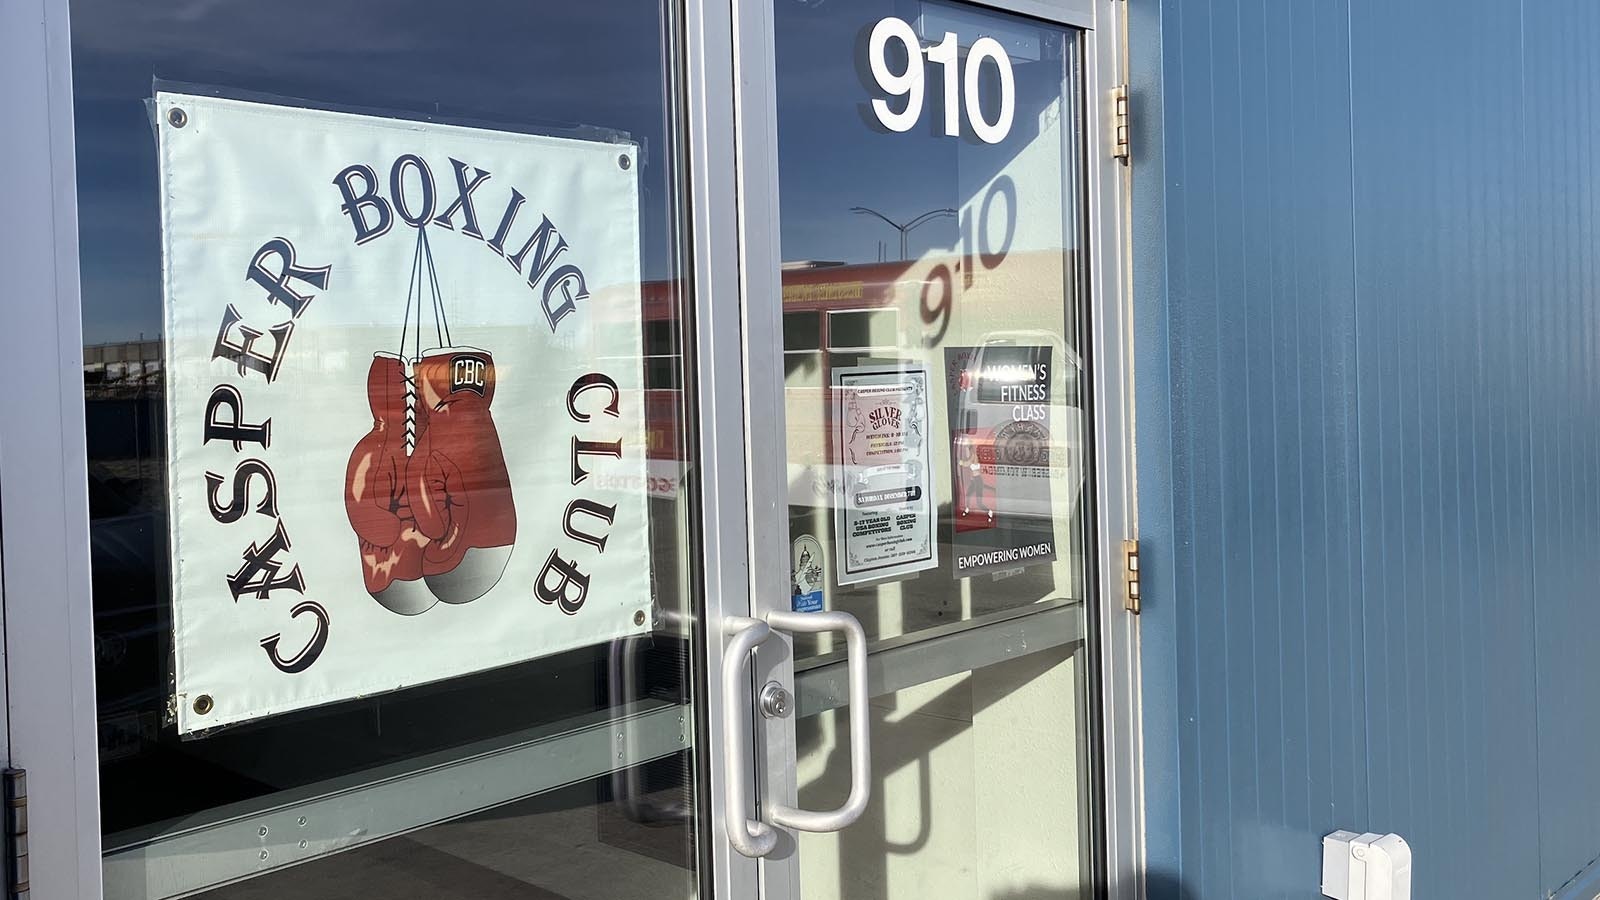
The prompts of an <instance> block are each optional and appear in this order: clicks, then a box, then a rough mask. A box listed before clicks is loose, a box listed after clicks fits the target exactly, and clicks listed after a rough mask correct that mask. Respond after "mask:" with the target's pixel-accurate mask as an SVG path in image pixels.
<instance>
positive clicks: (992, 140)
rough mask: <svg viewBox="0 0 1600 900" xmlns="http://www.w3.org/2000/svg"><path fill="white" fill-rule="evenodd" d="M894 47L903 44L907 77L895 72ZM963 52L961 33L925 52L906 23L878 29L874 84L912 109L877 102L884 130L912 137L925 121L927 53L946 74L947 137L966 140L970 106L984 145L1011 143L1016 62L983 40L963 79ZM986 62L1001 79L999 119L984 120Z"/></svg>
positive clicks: (970, 55) (873, 44) (971, 53)
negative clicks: (982, 88)
mask: <svg viewBox="0 0 1600 900" xmlns="http://www.w3.org/2000/svg"><path fill="white" fill-rule="evenodd" d="M890 41H899V42H900V44H901V46H902V47H904V48H905V53H906V70H905V71H904V72H899V73H895V72H891V71H889V54H888V49H889V42H890ZM957 47H958V44H957V41H956V35H955V32H953V31H947V32H945V33H944V40H942V41H940V42H939V43H937V44H935V45H933V46H932V47H929V48H928V49H927V50H926V51H923V49H922V45H921V42H920V41H918V40H917V32H916V31H915V30H914V29H913V28H912V27H911V25H910V24H909V23H907V22H906V21H905V20H904V19H896V18H893V17H890V18H887V19H883V20H880V21H879V22H878V24H877V25H874V26H873V27H872V36H871V38H870V39H869V40H868V42H867V55H868V57H869V59H868V63H869V66H870V68H871V69H872V78H873V80H874V81H876V82H877V83H878V87H879V88H880V89H882V90H883V92H884V93H886V94H888V95H889V96H891V97H904V98H906V108H905V109H904V110H902V111H900V112H895V111H894V110H892V109H890V108H889V101H888V100H884V99H879V98H874V99H873V101H872V112H873V114H874V115H876V116H877V117H878V121H879V122H880V123H882V124H883V127H885V128H887V129H889V130H890V131H900V132H904V131H910V130H911V129H912V128H914V127H916V124H917V120H918V119H920V118H921V117H922V101H923V89H924V86H925V79H924V78H923V63H922V56H923V53H924V52H926V53H927V56H928V62H931V63H938V64H939V67H940V68H941V69H942V70H943V73H944V133H945V134H947V135H950V136H952V137H954V136H956V135H959V134H961V109H962V106H963V105H965V107H966V110H967V120H968V121H969V122H970V123H971V124H972V131H973V133H974V134H976V135H977V136H978V139H979V140H981V141H983V142H984V143H986V144H998V143H1000V142H1001V141H1003V140H1005V137H1006V135H1007V134H1008V133H1010V131H1011V120H1012V119H1013V118H1014V117H1015V116H1016V112H1017V86H1016V81H1015V78H1014V77H1013V76H1012V74H1011V57H1009V56H1007V55H1006V50H1005V48H1004V47H1002V46H1000V42H999V41H997V40H995V39H994V38H991V37H981V38H978V39H977V40H975V41H973V42H972V49H970V50H968V51H967V65H966V71H965V72H964V73H962V72H958V69H959V68H960V65H961V61H960V58H959V56H958V54H957ZM985 61H993V62H994V65H995V69H996V70H997V71H998V72H999V74H1000V109H999V111H998V114H997V115H996V116H995V117H994V118H993V119H990V118H989V117H988V116H986V115H985V114H984V110H983V98H982V95H981V94H980V93H979V91H978V78H979V76H980V75H981V74H982V71H983V64H984V62H985ZM963 76H964V77H963ZM958 88H959V90H958ZM963 101H965V103H963Z"/></svg>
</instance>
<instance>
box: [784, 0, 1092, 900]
mask: <svg viewBox="0 0 1600 900" xmlns="http://www.w3.org/2000/svg"><path fill="white" fill-rule="evenodd" d="M774 10H775V17H776V35H777V62H778V83H777V94H778V143H779V149H778V163H779V173H780V188H781V198H780V199H781V206H780V208H781V210H782V250H783V258H784V259H785V260H786V262H785V263H784V266H783V273H782V278H783V314H784V320H785V344H786V347H789V348H794V349H795V350H798V349H800V348H801V347H805V346H808V345H804V344H802V343H801V342H800V341H799V340H798V339H797V338H796V334H798V333H800V332H805V333H816V337H815V339H814V344H812V345H809V346H815V347H816V348H817V349H816V350H814V351H812V350H809V349H807V350H806V351H805V352H789V353H787V354H785V369H784V371H785V387H786V401H787V402H786V410H785V412H786V414H787V416H788V419H787V427H788V475H789V484H790V500H789V503H790V506H789V528H790V536H791V539H792V540H793V541H794V555H793V607H794V608H795V609H796V610H817V609H824V608H826V609H837V610H843V611H846V612H849V613H852V614H853V615H855V616H856V617H857V618H859V619H860V620H861V622H862V624H863V625H864V626H865V627H866V630H867V632H868V635H869V637H870V638H872V639H873V644H872V652H873V653H875V654H877V655H878V660H877V665H876V667H875V669H874V671H877V672H879V673H880V675H881V677H882V679H883V681H884V683H885V684H886V685H889V686H892V687H893V688H895V689H894V690H890V691H888V692H886V693H883V694H882V695H880V696H877V697H875V698H874V699H873V702H872V706H871V721H872V732H871V734H872V737H871V740H872V763H873V773H872V774H873V779H874V780H873V784H872V801H871V804H870V805H869V808H868V811H867V813H866V815H865V816H864V817H863V819H862V820H861V821H859V822H858V823H856V824H855V825H854V826H852V827H851V828H850V829H848V830H847V831H844V832H842V833H840V834H837V835H832V834H828V835H815V834H802V835H801V836H800V839H799V840H800V865H801V873H802V874H801V888H802V894H803V895H804V896H805V897H807V898H812V900H828V898H851V900H858V898H876V900H889V898H908V900H929V898H935V900H946V898H952V900H953V898H972V900H998V898H1028V900H1035V898H1037V900H1043V898H1047V897H1062V898H1078V897H1084V898H1086V897H1089V896H1092V893H1091V889H1090V884H1091V881H1090V865H1089V863H1090V860H1091V858H1092V857H1091V852H1092V851H1091V849H1090V848H1091V847H1092V844H1093V841H1092V835H1093V829H1094V823H1095V817H1094V816H1093V815H1091V813H1090V810H1091V808H1092V804H1093V800H1092V796H1091V794H1092V790H1091V785H1092V784H1093V779H1092V778H1091V777H1090V772H1091V767H1090V760H1091V758H1092V757H1091V754H1090V741H1089V739H1088V735H1089V734H1090V727H1091V726H1090V720H1089V716H1088V714H1087V710H1088V709H1089V708H1090V707H1089V705H1088V704H1089V696H1090V695H1089V693H1088V688H1087V686H1086V679H1085V676H1084V673H1085V672H1086V665H1085V658H1086V654H1085V642H1084V641H1085V635H1086V634H1088V629H1087V627H1086V621H1085V612H1084V610H1085V604H1086V602H1087V601H1088V599H1089V598H1088V596H1087V579H1086V575H1085V565H1086V561H1087V560H1088V559H1089V558H1090V553H1089V550H1090V547H1089V535H1088V532H1087V530H1086V528H1085V522H1086V520H1088V519H1089V517H1088V516H1087V515H1086V510H1085V503H1086V502H1087V497H1086V491H1085V487H1086V485H1087V483H1088V482H1087V478H1086V475H1087V472H1086V463H1087V456H1086V447H1087V436H1088V434H1089V417H1088V415H1087V410H1086V408H1085V400H1084V392H1083V391H1082V389H1081V387H1080V385H1081V384H1082V383H1083V381H1084V378H1085V377H1086V373H1085V372H1084V370H1083V366H1084V359H1085V358H1086V356H1087V354H1086V352H1085V349H1086V348H1085V347H1084V342H1083V336H1084V333H1085V331H1084V328H1083V322H1084V320H1085V316H1086V309H1087V297H1086V295H1085V279H1084V275H1083V271H1084V266H1085V249H1086V244H1085V237H1084V234H1085V221H1086V217H1087V212H1086V206H1085V199H1084V182H1085V178H1084V171H1083V159H1084V157H1083V153H1084V150H1083V147H1084V135H1083V113H1082V109H1083V90H1084V89H1083V80H1082V50H1081V47H1082V43H1081V40H1080V35H1079V34H1077V33H1076V32H1074V31H1072V30H1070V29H1065V28H1061V27H1056V26H1051V25H1047V24H1043V23H1040V22H1036V21H1033V20H1029V19H1024V18H1021V17H1017V16H1009V15H1004V14H999V13H994V12H990V11H986V10H980V9H977V8H975V7H967V6H962V5H957V4H947V3H936V2H912V3H907V2H901V0H893V2H891V0H867V2H860V3H852V4H843V5H841V4H823V3H788V2H775V3H774ZM919 76H920V77H919ZM837 650H838V644H837V642H836V638H834V637H831V636H821V637H806V636H800V637H798V638H797V639H796V642H795V652H796V660H797V662H796V669H797V670H798V677H799V679H800V681H801V682H802V684H801V689H800V690H799V692H798V693H799V697H800V701H799V710H798V712H799V716H800V718H799V719H798V720H797V722H796V736H797V739H798V741H799V753H800V758H799V769H798V772H797V775H798V782H799V786H800V789H799V795H800V801H801V805H802V806H803V807H805V808H808V809H823V808H830V807H833V806H836V805H838V804H839V803H840V802H841V801H842V800H843V799H844V797H845V796H846V795H847V793H848V788H849V765H848V748H849V743H850V739H851V736H850V734H849V729H848V727H847V726H846V721H845V720H846V717H845V716H844V714H843V713H844V711H843V710H839V709H829V708H808V707H807V704H808V702H810V703H819V702H822V701H820V700H817V699H816V698H819V697H829V696H833V694H834V693H835V692H833V691H829V690H808V689H806V687H805V684H804V682H805V681H806V680H807V679H811V678H816V679H818V680H819V681H827V679H830V678H833V677H835V676H836V675H837V674H838V673H837V671H836V670H837V667H838V666H839V665H840V662H839V653H838V652H837ZM827 683H829V684H834V683H836V682H832V681H827Z"/></svg>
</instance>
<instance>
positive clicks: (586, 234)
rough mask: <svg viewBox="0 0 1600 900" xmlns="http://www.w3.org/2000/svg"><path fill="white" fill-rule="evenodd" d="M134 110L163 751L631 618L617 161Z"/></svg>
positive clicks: (565, 645) (244, 117)
mask: <svg viewBox="0 0 1600 900" xmlns="http://www.w3.org/2000/svg"><path fill="white" fill-rule="evenodd" d="M155 115H156V124H157V128H158V130H159V141H160V175H161V179H160V183H161V191H162V195H161V216H162V229H161V231H162V248H163V290H164V305H165V319H166V335H165V337H166V348H167V363H166V366H167V374H168V381H167V398H166V402H167V421H168V425H167V436H166V440H167V443H168V447H169V462H168V466H169V471H168V503H169V515H170V532H171V535H170V536H171V542H172V558H173V567H172V621H173V657H174V667H175V672H174V684H175V693H176V697H175V707H176V711H177V718H178V727H179V731H180V732H182V733H192V732H195V731H199V730H204V729H209V728H213V727H216V726H219V725H226V724H230V723H234V722H241V721H246V720H250V719H255V718H260V717H262V716H269V715H274V714H278V713H283V712H287V711H291V710H296V709H301V708H304V707H308V706H314V705H317V704H323V703H328V702H332V701H336V700H343V699H347V698H353V697H360V696H365V695H369V694H373V693H377V692H382V691H392V690H395V689H398V688H404V687H407V686H410V685H416V684H422V683H426V682H430V681H437V680H440V679H444V678H450V677H455V676H459V675H464V674H467V673H470V672H476V671H480V670H483V669H488V668H492V667H496V666H502V665H507V664H510V663H516V662H521V661H525V660H528V659H532V658H536V657H540V656H545V655H548V654H552V653H557V652H560V651H562V650H567V649H570V648H574V647H578V646H583V645H586V644H592V643H597V642H600V641H604V640H608V639H610V638H613V637H616V636H619V635H623V634H629V633H633V632H638V631H643V630H646V629H647V628H649V627H650V619H651V616H650V615H649V610H650V556H649V545H648V541H647V528H648V523H647V521H646V502H647V501H646V493H645V492H644V491H642V490H637V489H628V487H627V486H633V485H639V484H643V483H644V482H645V478H646V474H647V473H646V469H645V431H644V427H645V422H644V398H643V385H642V375H641V368H640V366H641V362H640V360H641V324H640V310H641V305H640V273H639V265H640V264H639V257H640V254H639V208H638V203H639V200H638V197H639V187H638V168H637V165H636V164H635V163H636V162H637V149H636V148H635V146H634V145H632V144H630V143H626V142H607V141H592V140H571V139H565V138H555V137H545V136H537V135H528V134H517V133H512V132H500V131H491V130H485V129H479V128H466V127H459V126H452V125H443V124H437V123H425V122H417V121H408V120H400V119H388V118H382V117H376V116H366V115H352V114H347V113H338V112H328V111H322V110H313V109H305V108H299V107H294V106H281V105H274V104H268V103H258V102H245V101H240V100H233V99H224V98H218V97H211V96H199V95H193V94H182V93H171V92H165V91H161V92H158V93H157V95H156V98H155Z"/></svg>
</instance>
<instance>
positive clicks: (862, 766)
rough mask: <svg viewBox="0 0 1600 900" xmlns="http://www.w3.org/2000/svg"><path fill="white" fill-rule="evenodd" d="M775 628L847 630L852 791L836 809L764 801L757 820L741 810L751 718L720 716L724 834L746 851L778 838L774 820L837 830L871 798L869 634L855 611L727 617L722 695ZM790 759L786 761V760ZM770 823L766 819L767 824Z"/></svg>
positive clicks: (740, 684) (767, 847) (737, 683)
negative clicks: (725, 774) (726, 774)
mask: <svg viewBox="0 0 1600 900" xmlns="http://www.w3.org/2000/svg"><path fill="white" fill-rule="evenodd" d="M773 628H780V629H782V630H784V631H791V632H795V631H798V632H804V633H808V634H820V633H822V632H824V631H842V632H844V635H845V665H846V668H847V670H848V672H849V682H850V696H849V700H850V796H849V797H848V798H846V799H845V802H844V805H843V806H840V807H839V808H838V809H830V810H809V809H795V808H794V807H790V806H784V805H783V804H779V803H769V804H766V805H765V806H764V807H763V809H762V815H761V820H760V821H758V820H754V819H750V818H748V817H747V816H746V815H745V811H746V806H747V800H746V798H745V790H746V787H745V785H746V776H747V774H748V773H749V772H750V771H751V769H750V767H749V765H748V764H747V762H746V759H745V756H746V751H747V749H748V747H749V743H750V740H749V738H748V736H747V735H746V734H745V728H746V725H747V723H748V722H749V717H748V716H744V715H736V714H730V715H727V716H725V717H724V718H723V749H724V753H725V755H726V758H727V760H728V766H729V769H730V773H729V777H728V784H727V789H726V792H725V793H724V799H725V800H726V806H725V812H726V814H727V821H728V837H729V840H730V841H731V842H732V843H733V846H734V849H736V850H738V851H739V852H740V853H742V854H744V855H745V856H752V857H754V856H765V855H767V854H768V853H771V852H772V848H773V847H774V846H775V845H776V843H777V833H776V832H774V831H773V830H772V827H771V826H772V825H782V826H784V827H786V828H793V829H795V830H796V831H817V832H825V831H839V830H840V829H842V828H846V827H848V826H849V825H851V824H853V823H854V822H855V821H856V820H857V819H859V818H861V814H862V813H864V812H866V810H867V802H868V801H869V800H871V798H872V747H871V740H872V735H871V717H870V715H869V714H868V709H867V700H868V696H867V634H866V631H864V630H863V629H862V627H861V623H860V622H859V621H858V620H857V619H856V617H855V616H852V615H850V614H849V613H845V612H815V613H796V612H785V611H782V610H773V611H772V612H769V613H767V615H766V621H762V620H760V619H750V618H742V617H735V618H730V619H728V620H727V624H726V630H727V631H728V633H729V634H730V635H732V638H731V640H730V641H729V644H728V649H727V653H726V655H724V656H723V658H722V695H723V697H724V698H726V699H728V700H731V699H732V698H734V697H742V696H744V695H745V693H746V691H747V690H748V686H749V685H748V679H747V678H745V677H744V671H745V669H744V666H745V663H746V662H747V660H748V659H749V656H750V651H752V650H754V649H755V647H756V645H758V644H760V643H761V642H762V641H764V640H766V639H767V637H768V636H769V635H771V633H772V629H773ZM793 764H794V761H793V760H790V761H789V765H793ZM769 823H770V824H769Z"/></svg>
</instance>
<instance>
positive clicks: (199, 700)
mask: <svg viewBox="0 0 1600 900" xmlns="http://www.w3.org/2000/svg"><path fill="white" fill-rule="evenodd" d="M214 706H216V704H215V703H213V702H212V700H211V695H210V694H201V695H200V696H198V697H196V698H194V711H195V715H200V716H203V715H205V714H206V713H208V712H211V709H212V707H214Z"/></svg>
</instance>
